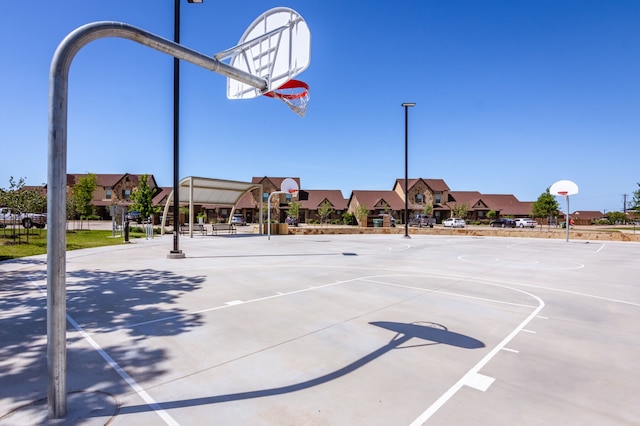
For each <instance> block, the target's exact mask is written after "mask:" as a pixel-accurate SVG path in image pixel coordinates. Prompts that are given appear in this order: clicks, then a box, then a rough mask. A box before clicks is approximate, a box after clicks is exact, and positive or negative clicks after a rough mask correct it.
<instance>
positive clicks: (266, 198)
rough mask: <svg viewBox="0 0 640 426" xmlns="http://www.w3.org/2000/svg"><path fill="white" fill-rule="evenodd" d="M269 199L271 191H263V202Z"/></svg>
mask: <svg viewBox="0 0 640 426" xmlns="http://www.w3.org/2000/svg"><path fill="white" fill-rule="evenodd" d="M268 200H269V193H268V192H263V193H262V202H263V203H266V202H267V201H268Z"/></svg>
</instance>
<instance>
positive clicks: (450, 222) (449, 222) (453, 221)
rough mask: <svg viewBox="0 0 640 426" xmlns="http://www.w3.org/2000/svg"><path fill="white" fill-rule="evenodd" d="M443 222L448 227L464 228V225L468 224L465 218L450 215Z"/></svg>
mask: <svg viewBox="0 0 640 426" xmlns="http://www.w3.org/2000/svg"><path fill="white" fill-rule="evenodd" d="M442 224H443V225H444V226H445V227H446V228H464V226H465V225H466V222H465V221H464V219H458V218H456V217H450V218H449V219H446V220H445V221H444V222H442Z"/></svg>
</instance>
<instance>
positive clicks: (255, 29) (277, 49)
mask: <svg viewBox="0 0 640 426" xmlns="http://www.w3.org/2000/svg"><path fill="white" fill-rule="evenodd" d="M310 53H311V33H310V32H309V27H308V26H307V23H306V22H305V21H304V19H302V16H300V14H299V13H297V12H296V11H295V10H293V9H289V8H287V7H276V8H274V9H270V10H268V11H266V12H265V13H263V14H262V15H260V16H259V17H258V18H257V19H256V20H255V21H253V23H252V24H251V25H250V26H249V28H247V30H246V31H245V32H244V34H243V35H242V37H241V38H240V41H239V42H238V45H237V46H235V47H233V48H231V49H228V50H226V51H224V52H220V53H218V54H217V55H215V56H216V58H217V59H219V60H225V59H229V65H231V66H232V67H234V68H237V69H239V70H242V71H245V72H248V73H250V74H252V75H255V76H258V77H261V78H264V79H265V80H267V86H268V88H267V91H271V90H274V89H277V88H279V87H280V86H282V85H283V84H284V83H286V82H287V81H289V80H291V79H292V78H294V77H295V76H297V75H298V74H300V73H301V72H302V71H304V70H306V69H307V68H308V67H309V62H310V59H311V58H310ZM260 95H262V92H260V90H258V89H256V88H255V87H253V86H250V85H247V84H244V83H242V82H240V81H238V80H234V79H232V78H229V79H228V80H227V98H229V99H249V98H254V97H256V96H260Z"/></svg>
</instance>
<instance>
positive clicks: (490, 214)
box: [487, 210, 497, 220]
mask: <svg viewBox="0 0 640 426" xmlns="http://www.w3.org/2000/svg"><path fill="white" fill-rule="evenodd" d="M496 215H497V213H496V211H495V210H489V211H488V212H487V218H488V219H489V220H493V219H495V218H496Z"/></svg>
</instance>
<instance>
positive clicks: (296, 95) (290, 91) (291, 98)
mask: <svg viewBox="0 0 640 426" xmlns="http://www.w3.org/2000/svg"><path fill="white" fill-rule="evenodd" d="M264 96H268V97H270V98H276V99H280V100H281V101H282V102H284V103H285V104H287V106H288V107H289V108H291V110H292V111H293V112H295V113H296V114H298V115H299V116H300V117H304V115H305V114H306V113H307V103H308V102H309V85H308V84H307V83H305V82H304V81H300V80H289V81H287V82H286V83H284V84H283V85H282V86H280V87H278V88H277V89H274V90H272V91H270V92H267V93H265V94H264Z"/></svg>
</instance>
